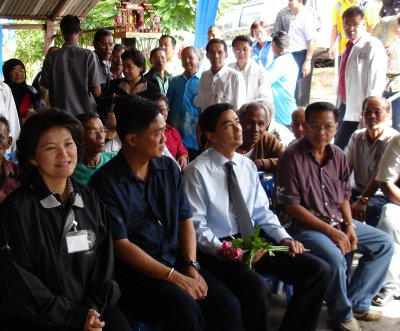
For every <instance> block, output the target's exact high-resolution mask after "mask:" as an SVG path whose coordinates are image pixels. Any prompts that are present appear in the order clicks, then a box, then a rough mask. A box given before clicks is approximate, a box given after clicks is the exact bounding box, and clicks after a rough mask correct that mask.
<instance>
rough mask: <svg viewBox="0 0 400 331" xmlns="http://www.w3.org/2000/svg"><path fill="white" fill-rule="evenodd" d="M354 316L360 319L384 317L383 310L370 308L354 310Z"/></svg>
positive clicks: (373, 319)
mask: <svg viewBox="0 0 400 331" xmlns="http://www.w3.org/2000/svg"><path fill="white" fill-rule="evenodd" d="M353 316H354V318H355V319H358V320H359V321H366V322H372V321H379V320H380V319H381V317H382V312H381V311H378V310H368V311H353Z"/></svg>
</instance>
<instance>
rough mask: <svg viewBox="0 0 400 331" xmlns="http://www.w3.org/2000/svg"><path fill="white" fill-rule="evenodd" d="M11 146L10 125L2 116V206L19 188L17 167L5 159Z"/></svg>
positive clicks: (0, 171)
mask: <svg viewBox="0 0 400 331" xmlns="http://www.w3.org/2000/svg"><path fill="white" fill-rule="evenodd" d="M11 144H12V137H11V136H10V124H9V123H8V121H7V119H6V118H5V117H4V116H2V115H0V204H2V203H3V201H4V199H5V198H6V196H7V195H8V194H10V193H11V192H12V191H14V190H15V189H16V188H17V187H18V186H19V180H18V178H17V165H16V164H15V163H12V162H11V161H8V160H6V159H5V157H4V155H5V154H6V151H7V149H8V148H10V146H11Z"/></svg>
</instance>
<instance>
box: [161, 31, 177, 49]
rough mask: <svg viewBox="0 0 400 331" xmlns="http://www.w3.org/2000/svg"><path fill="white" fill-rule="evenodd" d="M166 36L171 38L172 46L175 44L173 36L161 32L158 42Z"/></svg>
mask: <svg viewBox="0 0 400 331" xmlns="http://www.w3.org/2000/svg"><path fill="white" fill-rule="evenodd" d="M166 38H171V44H172V46H174V47H175V46H176V39H175V38H174V37H172V36H170V35H168V34H163V35H162V36H161V37H160V39H159V42H160V41H161V39H166Z"/></svg>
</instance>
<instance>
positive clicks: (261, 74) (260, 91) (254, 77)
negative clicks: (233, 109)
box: [229, 59, 273, 102]
mask: <svg viewBox="0 0 400 331" xmlns="http://www.w3.org/2000/svg"><path fill="white" fill-rule="evenodd" d="M229 67H230V68H232V69H235V70H236V71H239V72H240V73H241V74H242V76H243V78H244V81H245V83H246V101H247V102H252V101H255V100H256V99H263V98H267V99H268V100H270V101H271V102H272V101H273V97H272V90H271V84H270V82H269V80H268V79H267V74H266V71H265V69H264V68H263V67H261V66H260V65H258V64H257V63H256V62H255V61H254V60H253V59H249V61H248V62H247V64H246V66H245V67H244V68H243V70H240V69H239V67H238V64H237V62H234V63H231V64H229Z"/></svg>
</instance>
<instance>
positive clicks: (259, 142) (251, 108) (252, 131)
mask: <svg viewBox="0 0 400 331" xmlns="http://www.w3.org/2000/svg"><path fill="white" fill-rule="evenodd" d="M237 114H238V116H239V120H240V124H241V125H242V130H243V144H242V145H241V146H239V147H238V149H237V150H236V152H238V153H240V154H243V155H246V156H247V157H248V158H250V159H251V160H253V162H254V164H255V165H256V167H257V170H259V171H265V172H275V170H276V165H277V163H278V158H279V156H281V155H282V153H283V151H284V149H285V148H284V147H283V145H282V144H281V143H280V142H279V140H278V138H277V137H276V136H275V135H274V134H273V133H270V132H268V131H267V125H268V111H267V110H266V109H265V107H264V105H263V104H261V103H259V102H249V103H245V104H244V105H243V106H242V107H240V109H239V110H238V112H237Z"/></svg>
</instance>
